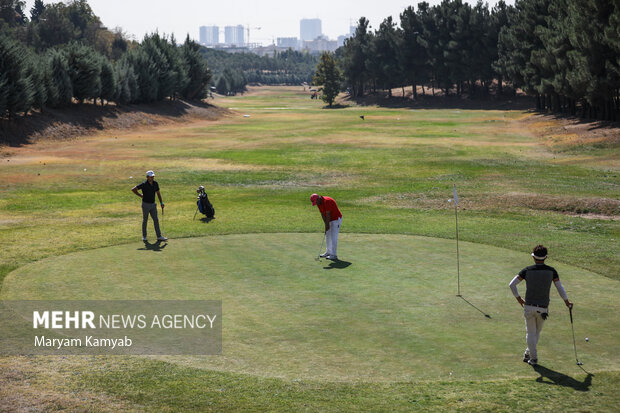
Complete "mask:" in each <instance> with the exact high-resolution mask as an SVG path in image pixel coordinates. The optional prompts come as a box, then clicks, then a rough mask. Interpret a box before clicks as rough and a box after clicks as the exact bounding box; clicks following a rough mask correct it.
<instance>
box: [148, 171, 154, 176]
mask: <svg viewBox="0 0 620 413" xmlns="http://www.w3.org/2000/svg"><path fill="white" fill-rule="evenodd" d="M146 176H155V172H153V171H146Z"/></svg>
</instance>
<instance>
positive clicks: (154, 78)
mask: <svg viewBox="0 0 620 413" xmlns="http://www.w3.org/2000/svg"><path fill="white" fill-rule="evenodd" d="M0 1H1V3H0V4H3V5H4V4H5V2H7V1H10V0H0ZM16 3H17V7H14V9H13V14H10V13H0V17H1V18H2V20H3V24H2V27H0V117H4V116H8V117H9V118H10V117H13V116H15V114H17V113H28V111H30V110H31V109H32V108H36V109H41V110H43V109H44V108H45V107H60V106H65V105H69V104H71V103H72V102H73V101H74V100H75V101H78V102H80V103H81V102H83V101H85V100H93V101H95V102H96V100H97V99H99V101H100V102H101V104H104V102H109V101H114V102H116V103H117V104H127V103H142V102H153V101H158V100H163V99H166V98H170V99H176V98H177V97H182V98H184V99H202V98H204V97H205V96H206V94H207V91H208V85H209V82H210V81H211V77H212V75H211V72H210V70H209V68H208V67H207V65H206V61H205V60H204V58H203V56H202V54H201V47H200V46H199V45H198V44H197V43H195V42H194V41H192V40H190V39H189V36H188V37H187V39H186V40H185V43H184V44H183V45H182V46H178V45H177V44H176V41H175V39H174V37H170V38H168V37H166V36H160V35H159V34H157V33H155V34H151V35H147V36H145V38H144V40H143V41H142V43H125V46H126V47H125V51H124V52H123V53H121V54H120V55H119V56H118V58H117V59H114V58H110V57H109V56H107V55H106V54H103V53H101V52H99V51H97V50H96V49H95V48H94V47H93V46H92V45H89V44H87V43H88V42H86V41H77V40H71V41H70V42H69V43H67V44H57V45H54V46H53V47H43V48H41V49H37V47H34V46H32V45H30V46H29V45H28V43H27V42H24V41H20V40H19V36H15V33H16V30H18V29H19V24H20V23H19V22H16V21H15V20H14V19H15V16H16V15H17V14H18V13H17V14H16V11H18V10H19V9H20V7H19V3H21V2H16ZM76 3H79V4H83V3H84V2H81V1H78V2H76ZM73 5H74V4H73V2H71V3H69V5H68V6H67V7H65V11H67V10H71V7H72V6H73ZM35 6H36V4H35ZM52 6H54V5H52ZM52 6H47V8H46V9H44V11H43V12H42V14H40V16H46V15H47V14H46V13H47V12H48V10H50V9H53V7H52ZM33 10H34V9H33ZM2 11H4V9H0V12H2ZM87 14H88V13H87ZM7 16H11V18H10V19H9V20H10V22H9V21H6V20H4V19H5V18H7ZM31 17H32V19H33V20H34V18H35V15H34V14H33V15H32V16H31ZM96 20H97V21H98V19H96ZM26 24H28V23H26ZM13 25H17V26H13Z"/></svg>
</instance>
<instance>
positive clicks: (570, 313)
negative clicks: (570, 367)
mask: <svg viewBox="0 0 620 413" xmlns="http://www.w3.org/2000/svg"><path fill="white" fill-rule="evenodd" d="M568 314H569V315H570V328H571V331H572V332H573V349H574V350H575V361H576V362H577V365H578V366H582V365H583V363H582V362H580V361H579V358H578V357H577V343H575V327H573V306H572V305H571V306H570V307H568Z"/></svg>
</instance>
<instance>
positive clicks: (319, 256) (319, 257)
mask: <svg viewBox="0 0 620 413" xmlns="http://www.w3.org/2000/svg"><path fill="white" fill-rule="evenodd" d="M326 236H327V235H326V234H323V238H322V239H321V249H320V250H319V254H318V255H317V256H316V258H315V259H314V260H315V261H321V251H323V243H324V242H325V237H326Z"/></svg>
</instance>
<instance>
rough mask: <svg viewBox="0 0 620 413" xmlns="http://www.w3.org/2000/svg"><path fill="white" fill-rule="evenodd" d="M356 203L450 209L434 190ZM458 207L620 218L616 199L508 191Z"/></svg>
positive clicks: (463, 202) (462, 201)
mask: <svg viewBox="0 0 620 413" xmlns="http://www.w3.org/2000/svg"><path fill="white" fill-rule="evenodd" d="M356 203H357V204H360V205H364V204H375V203H379V204H382V205H385V206H388V207H392V208H414V209H450V208H453V207H454V206H453V204H451V203H449V202H448V201H447V199H446V197H445V194H442V193H439V192H437V191H428V192H421V193H392V194H386V195H378V196H373V197H368V198H363V199H360V200H358V201H357V202H356ZM459 207H460V208H461V209H466V210H467V209H469V210H489V209H509V208H527V209H533V210H539V211H555V212H560V213H566V214H571V215H579V216H583V215H586V217H590V218H594V217H597V218H599V219H610V220H617V219H620V200H617V199H610V198H577V197H569V196H563V197H562V196H550V195H541V194H535V193H519V192H510V193H507V194H501V195H497V194H483V195H480V196H477V197H475V198H467V197H463V196H462V195H461V197H460V198H459Z"/></svg>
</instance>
